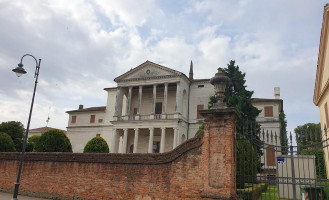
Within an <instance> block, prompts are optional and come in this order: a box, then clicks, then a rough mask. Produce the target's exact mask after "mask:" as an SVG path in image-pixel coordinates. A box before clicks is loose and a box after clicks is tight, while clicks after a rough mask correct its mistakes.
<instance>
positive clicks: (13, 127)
mask: <svg viewBox="0 0 329 200" xmlns="http://www.w3.org/2000/svg"><path fill="white" fill-rule="evenodd" d="M0 132H3V133H7V134H8V135H9V136H10V137H11V139H12V140H13V142H14V145H15V149H16V151H22V149H23V142H24V135H25V134H24V125H23V124H22V123H21V122H15V121H9V122H2V123H1V124H0Z"/></svg>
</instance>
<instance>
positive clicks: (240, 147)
mask: <svg viewBox="0 0 329 200" xmlns="http://www.w3.org/2000/svg"><path fill="white" fill-rule="evenodd" d="M236 148H237V169H236V170H237V171H236V174H237V179H236V180H237V188H244V186H245V183H252V182H255V181H256V175H257V171H258V168H259V164H260V162H259V159H258V156H257V151H256V149H255V148H254V147H253V145H252V144H251V143H250V142H249V140H248V139H239V140H237V141H236Z"/></svg>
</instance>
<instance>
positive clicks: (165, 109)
mask: <svg viewBox="0 0 329 200" xmlns="http://www.w3.org/2000/svg"><path fill="white" fill-rule="evenodd" d="M114 81H115V82H116V83H117V87H114V88H105V89H104V90H105V91H106V92H107V94H108V96H107V104H106V106H101V107H91V108H84V107H83V105H80V106H79V109H77V110H71V111H67V113H68V114H69V122H68V127H67V136H68V137H69V139H70V140H71V143H72V147H73V152H82V151H83V148H84V146H85V145H86V143H87V142H88V141H89V140H90V139H92V138H93V137H95V136H97V135H98V136H102V137H103V138H104V139H105V140H106V141H107V143H108V144H109V147H110V152H111V153H162V152H167V151H170V150H172V149H173V148H175V147H176V146H178V145H180V144H181V143H182V142H184V141H185V140H187V139H189V138H191V137H194V135H195V133H196V132H197V130H198V129H199V126H200V125H201V124H202V122H203V120H204V119H203V118H202V116H201V115H200V114H199V113H198V110H203V109H207V106H208V101H209V97H210V96H212V95H214V93H215V92H214V86H213V85H211V84H210V82H209V81H210V79H194V78H193V64H192V62H191V66H190V72H189V76H188V77H187V76H186V75H185V74H184V73H182V72H179V71H176V70H173V69H170V68H168V67H165V66H162V65H159V64H156V63H153V62H150V61H146V62H144V63H142V64H141V65H139V66H137V67H135V68H133V69H131V70H130V71H128V72H126V73H124V74H122V75H121V76H119V77H117V78H115V79H114ZM276 93H277V94H276V97H277V98H276V99H253V104H254V106H256V107H257V108H258V109H260V110H262V112H261V114H260V115H259V117H258V118H257V120H258V121H259V122H260V123H261V126H262V127H266V129H269V130H273V131H276V132H277V134H279V131H280V123H279V120H278V119H279V112H280V111H282V100H281V99H280V94H279V93H280V92H279V89H278V88H277V89H276ZM273 159H275V158H273Z"/></svg>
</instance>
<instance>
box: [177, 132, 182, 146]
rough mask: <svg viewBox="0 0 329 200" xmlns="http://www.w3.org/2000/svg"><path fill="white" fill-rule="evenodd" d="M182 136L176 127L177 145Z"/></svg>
mask: <svg viewBox="0 0 329 200" xmlns="http://www.w3.org/2000/svg"><path fill="white" fill-rule="evenodd" d="M181 141H182V137H181V135H180V130H179V128H178V127H177V146H178V145H180V144H181V143H182V142H181Z"/></svg>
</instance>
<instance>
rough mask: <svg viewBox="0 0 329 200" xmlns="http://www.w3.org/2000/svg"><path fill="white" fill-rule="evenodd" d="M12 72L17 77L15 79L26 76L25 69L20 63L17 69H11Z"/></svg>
mask: <svg viewBox="0 0 329 200" xmlns="http://www.w3.org/2000/svg"><path fill="white" fill-rule="evenodd" d="M13 72H15V73H16V76H17V77H20V76H22V75H23V74H26V71H25V69H24V68H23V64H22V63H19V64H18V67H16V68H15V69H13Z"/></svg>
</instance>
